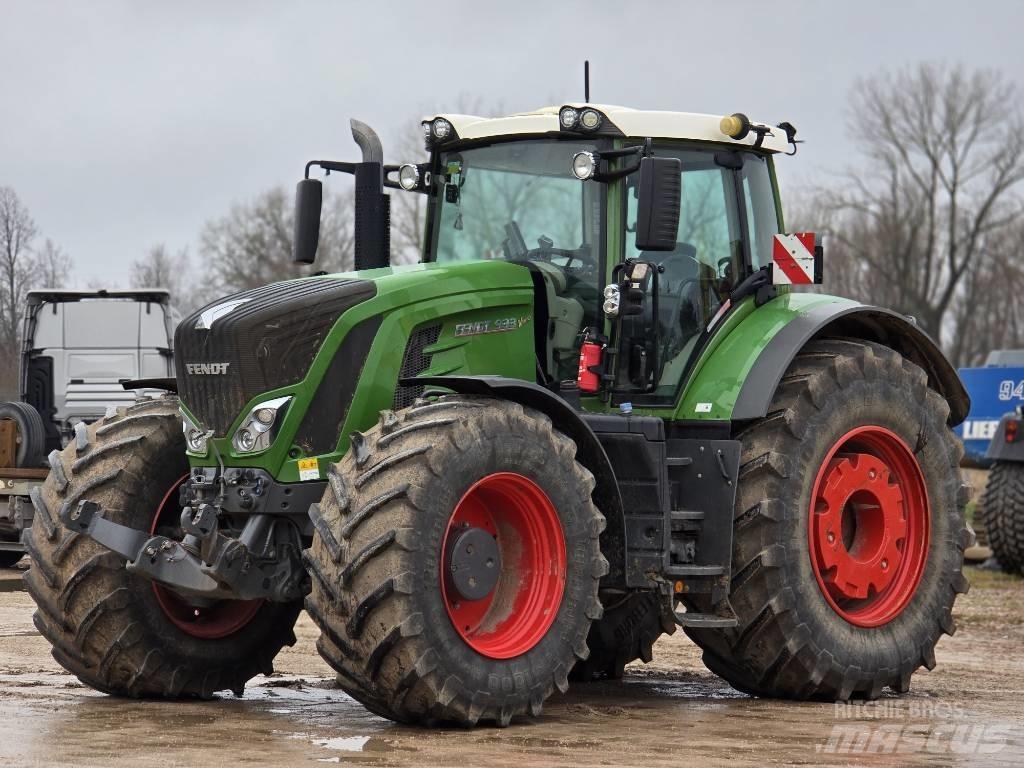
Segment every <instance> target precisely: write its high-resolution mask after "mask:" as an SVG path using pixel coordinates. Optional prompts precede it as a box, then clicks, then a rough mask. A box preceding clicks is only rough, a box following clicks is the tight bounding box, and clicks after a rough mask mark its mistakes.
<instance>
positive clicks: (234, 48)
mask: <svg viewBox="0 0 1024 768" xmlns="http://www.w3.org/2000/svg"><path fill="white" fill-rule="evenodd" d="M1022 22H1024V2H1018V1H1014V0H1006V1H1005V2H994V1H993V2H985V1H984V0H975V2H972V3H967V2H962V0H956V1H954V0H930V1H927V2H926V1H923V0H922V1H921V2H911V1H907V2H899V1H898V0H889V1H888V2H878V1H875V0H871V1H869V0H857V1H856V2H826V1H825V0H821V2H812V1H811V0H789V2H778V1H777V0H776V1H775V2H769V1H767V0H765V1H764V2H749V0H730V1H729V2H721V1H720V2H704V3H697V2H683V0H675V1H674V2H663V3H653V2H652V3H645V2H637V1H636V0H633V1H632V2H628V3H622V2H617V3H610V2H609V3H601V2H589V3H584V2H569V1H568V0H544V1H543V2H532V0H505V1H503V2H481V1H480V0H475V1H470V2H443V1H442V0H436V1H435V2H430V1H429V0H426V1H424V0H420V1H419V2H408V3H407V2H387V1H386V0H377V2H358V3H356V2H340V1H337V2H322V3H319V2H287V3H286V2H278V3H263V2H251V1H250V2H244V3H243V2H216V3H215V2H180V1H178V2H173V3H170V2H155V1H153V2H141V0H136V2H100V1H99V0H90V2H48V1H47V0H0V186H2V185H8V186H12V187H13V188H14V189H15V190H16V191H17V193H18V194H19V195H20V196H21V198H22V201H23V202H24V203H25V204H26V206H28V208H29V209H30V211H31V213H32V215H33V216H34V217H35V220H36V223H37V225H38V227H39V230H40V232H41V233H42V235H43V236H45V237H50V238H53V240H54V241H55V242H57V243H58V244H59V245H60V246H61V247H63V248H64V249H65V250H66V251H67V252H68V253H69V254H70V255H71V256H72V258H73V259H74V261H75V274H74V277H73V282H74V283H75V284H77V285H85V284H86V283H87V282H89V281H94V280H107V281H120V283H121V284H122V285H124V284H126V282H127V279H126V273H127V267H128V265H129V264H130V263H131V261H132V260H133V259H135V258H137V257H139V256H140V255H141V254H143V253H144V252H145V251H146V250H147V248H149V247H150V246H151V245H153V244H155V243H166V244H167V245H168V246H169V247H170V248H172V249H178V248H181V247H183V246H187V247H188V248H189V249H190V251H191V252H192V254H193V255H195V253H196V245H197V236H198V233H199V231H200V229H201V227H202V224H203V222H204V221H207V220H208V219H210V218H213V217H216V216H219V215H222V214H223V213H225V212H226V211H227V210H228V209H229V208H230V206H231V204H232V203H233V202H241V201H245V200H247V199H249V198H251V197H253V196H254V195H255V194H257V193H259V192H260V191H262V190H264V189H267V188H269V187H272V186H274V185H278V184H286V185H288V186H289V187H291V186H292V185H294V183H295V181H297V180H298V178H299V177H300V175H301V172H302V167H303V164H304V162H305V161H306V160H307V159H310V158H312V157H314V156H318V157H319V156H328V157H333V158H336V159H357V153H358V150H357V149H356V147H355V145H354V144H353V143H352V140H351V137H350V134H349V130H348V119H349V118H350V117H357V118H359V119H361V120H364V121H365V122H368V123H369V124H370V125H372V126H374V127H375V128H376V129H377V130H378V132H379V133H380V135H381V137H382V138H383V140H384V144H385V154H386V155H388V156H389V159H392V160H397V159H398V158H395V157H393V153H389V152H388V147H389V145H390V146H393V145H394V142H395V139H396V137H397V136H398V135H399V132H400V131H401V130H402V129H408V128H407V127H408V126H409V125H414V124H413V123H410V121H411V120H414V119H416V118H418V117H419V116H420V115H421V114H422V113H424V112H428V111H444V110H445V109H449V110H450V109H452V108H453V107H455V106H456V104H458V103H460V102H461V103H465V102H466V101H468V100H472V99H474V98H480V99H482V100H483V101H485V102H486V103H497V102H500V103H501V104H502V105H503V106H504V107H505V109H506V111H509V112H512V111H519V110H527V109H533V108H536V107H539V106H543V105H546V104H550V103H559V102H561V101H567V100H577V99H582V96H583V84H582V63H583V60H584V59H585V58H589V59H590V61H591V96H592V100H593V101H595V102H599V103H611V104H622V105H626V106H631V107H638V108H647V109H668V110H681V111H690V112H708V113H713V114H719V113H730V112H734V111H742V112H746V113H748V114H750V115H751V116H752V117H754V118H755V119H757V120H762V121H765V122H769V121H770V122H771V123H777V122H779V121H781V120H789V121H791V122H793V123H794V124H795V125H796V126H797V128H798V129H799V132H800V137H801V138H803V139H806V141H807V144H805V145H803V146H802V147H801V150H800V154H799V155H798V156H797V157H795V158H784V159H783V160H782V162H781V163H780V166H781V169H780V175H781V179H782V184H783V195H784V196H785V194H786V191H787V187H788V188H789V189H793V188H795V187H797V186H799V185H800V184H802V183H803V182H805V181H809V180H811V179H813V178H814V176H815V174H816V173H818V172H819V171H820V170H822V169H825V168H833V169H838V168H841V167H843V166H844V165H845V164H847V162H848V160H849V157H850V155H849V153H850V152H851V150H852V144H851V141H850V137H849V136H847V134H846V131H845V128H844V123H843V121H844V117H845V112H844V109H845V107H844V104H845V101H846V97H847V93H848V89H849V88H850V86H851V85H852V84H853V83H854V82H855V80H856V79H857V78H858V77H860V76H864V75H868V74H871V73H872V72H875V71H878V70H880V69H896V68H899V67H902V66H905V65H907V64H908V63H914V62H917V61H920V60H929V61H949V62H955V61H959V62H963V63H965V64H967V65H969V66H972V67H989V68H996V69H1000V70H1002V71H1003V72H1004V73H1005V74H1006V75H1007V76H1008V77H1009V78H1010V79H1012V80H1014V81H1015V82H1017V83H1021V82H1022V81H1024V47H1022V46H1021V42H1020V36H1021V29H1022V26H1024V23H1022ZM910 119H911V118H910V117H909V116H908V124H909V120H910ZM332 183H341V182H340V181H337V182H334V181H333V180H332ZM194 268H201V267H200V266H199V265H195V267H194Z"/></svg>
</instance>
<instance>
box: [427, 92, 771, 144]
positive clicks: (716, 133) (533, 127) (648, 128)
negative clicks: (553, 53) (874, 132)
mask: <svg viewBox="0 0 1024 768" xmlns="http://www.w3.org/2000/svg"><path fill="white" fill-rule="evenodd" d="M562 106H571V107H576V108H577V109H583V108H584V107H588V106H589V107H593V108H594V109H597V110H599V111H600V112H602V113H603V114H604V115H605V116H606V117H607V118H608V119H609V120H610V121H611V122H612V123H613V124H614V125H615V126H616V127H617V128H618V129H619V130H620V131H622V133H623V134H625V135H626V136H628V137H630V138H633V139H643V138H647V137H650V138H652V139H691V140H694V141H714V142H719V143H723V144H739V145H746V146H751V145H753V143H754V141H755V139H756V138H757V137H756V135H755V134H754V133H753V132H751V133H750V135H749V136H747V137H746V138H744V139H742V140H741V141H736V140H735V139H732V138H730V137H728V136H726V135H725V134H724V133H722V131H721V129H720V128H719V121H721V119H722V117H724V115H701V114H696V113H693V112H658V111H653V110H642V109H630V108H629V107H618V106H615V105H611V104H584V103H582V102H569V104H568V105H565V104H563V105H562ZM559 109H560V107H544V108H542V109H538V110H537V111H536V112H524V113H521V114H516V115H509V116H508V117H477V116H475V115H432V116H430V117H425V118H424V120H433V119H434V118H435V117H443V118H445V119H446V120H448V121H449V122H450V123H451V124H452V126H454V128H455V132H456V133H458V135H459V138H460V139H489V138H499V137H502V138H511V137H513V136H521V135H529V134H538V133H556V132H558V130H559V126H558V110H559ZM752 122H755V124H757V123H756V121H752ZM761 146H762V147H763V148H764V149H766V150H768V151H769V152H788V151H789V149H790V146H789V143H788V142H787V141H786V133H785V131H783V130H782V129H780V128H775V127H772V132H771V133H769V134H767V135H766V136H765V138H764V143H763V144H762V145H761Z"/></svg>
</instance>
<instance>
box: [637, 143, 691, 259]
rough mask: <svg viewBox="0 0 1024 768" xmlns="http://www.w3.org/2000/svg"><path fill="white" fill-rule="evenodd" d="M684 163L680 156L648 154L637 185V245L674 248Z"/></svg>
mask: <svg viewBox="0 0 1024 768" xmlns="http://www.w3.org/2000/svg"><path fill="white" fill-rule="evenodd" d="M682 172H683V164H682V162H681V161H680V160H679V158H677V157H645V158H643V159H642V160H641V161H640V183H639V186H638V188H637V197H638V198H639V199H638V201H637V211H636V249H637V250H638V251H674V250H675V249H676V237H677V233H678V231H679V207H680V204H681V200H682V195H683V180H682Z"/></svg>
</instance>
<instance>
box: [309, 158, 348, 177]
mask: <svg viewBox="0 0 1024 768" xmlns="http://www.w3.org/2000/svg"><path fill="white" fill-rule="evenodd" d="M314 165H315V166H317V167H318V168H323V169H324V170H325V171H327V173H330V172H331V171H338V172H339V173H352V174H354V173H355V172H356V166H357V165H359V163H345V162H342V161H340V160H310V161H309V162H308V163H306V178H307V179H308V178H309V169H310V168H312V167H313V166H314Z"/></svg>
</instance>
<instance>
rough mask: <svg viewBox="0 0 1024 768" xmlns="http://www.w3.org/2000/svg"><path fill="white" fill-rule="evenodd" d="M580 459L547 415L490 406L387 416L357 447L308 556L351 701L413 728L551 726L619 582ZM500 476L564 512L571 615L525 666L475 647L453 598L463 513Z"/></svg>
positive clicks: (450, 400)
mask: <svg viewBox="0 0 1024 768" xmlns="http://www.w3.org/2000/svg"><path fill="white" fill-rule="evenodd" d="M575 450H576V446H575V444H574V443H573V442H572V441H571V440H569V439H568V438H567V437H565V436H564V435H561V434H560V433H558V432H556V431H554V430H553V429H552V426H551V423H550V421H549V419H548V418H547V417H546V416H544V415H543V414H541V413H538V412H536V411H533V410H530V409H526V408H523V407H522V406H520V405H518V404H515V403H510V402H505V401H500V400H493V399H489V398H468V397H459V396H447V397H443V398H441V399H439V400H437V401H433V402H427V401H419V402H418V403H417V404H415V405H414V406H413V407H411V408H408V409H405V410H402V411H399V412H398V413H394V412H391V411H384V412H382V414H381V420H380V424H379V425H377V426H375V427H374V428H373V429H371V430H369V431H368V432H367V433H366V434H365V435H361V434H359V433H353V435H352V448H351V449H350V450H349V452H348V453H347V454H346V456H345V457H344V458H343V459H342V461H341V462H339V463H338V464H336V465H334V466H333V467H332V468H331V470H330V475H329V481H330V482H329V484H328V488H327V491H326V492H325V495H324V498H323V500H322V501H321V502H320V504H316V505H313V508H312V509H311V511H310V512H311V517H312V519H313V522H314V525H315V529H316V533H315V535H314V540H313V546H312V548H311V549H310V550H308V552H307V566H308V568H309V570H310V573H311V575H312V581H313V590H312V593H311V594H310V595H309V597H308V598H307V601H306V608H307V610H308V612H309V613H310V615H311V616H312V618H313V620H314V621H315V622H316V623H317V624H318V625H319V627H320V629H321V631H322V634H321V637H320V639H319V641H318V643H317V647H318V649H319V650H320V653H321V655H322V656H323V657H324V659H325V660H326V661H327V662H328V663H329V664H330V665H331V666H332V667H333V668H334V669H335V670H336V672H337V674H338V682H339V684H340V685H341V687H342V688H343V689H344V690H345V691H346V692H347V693H349V694H350V695H351V696H353V697H354V698H355V699H357V700H358V701H360V702H362V703H363V704H364V705H365V706H366V707H367V708H368V709H370V710H371V711H372V712H375V713H377V714H379V715H382V716H383V717H387V718H390V719H392V720H396V721H399V722H404V723H421V724H431V723H436V722H453V723H459V724H467V725H471V724H475V723H477V722H478V721H493V722H495V723H497V724H499V725H507V724H508V723H509V722H510V720H511V719H512V718H513V717H515V716H518V715H522V714H530V715H533V716H537V715H539V714H540V712H541V707H542V705H543V703H544V701H545V699H547V698H548V696H549V695H550V694H551V693H552V692H553V691H554V690H556V689H557V690H559V691H563V692H564V691H565V690H566V689H567V688H568V674H569V671H570V670H571V669H572V666H573V664H574V663H575V662H576V661H577V660H580V659H585V658H586V657H587V645H586V637H587V630H588V629H589V627H590V623H591V621H592V620H595V619H599V618H600V617H601V605H600V602H599V601H598V597H597V589H598V583H599V581H600V579H601V577H602V576H603V575H604V574H605V573H607V570H608V563H607V561H606V560H605V559H604V557H603V556H602V555H601V552H600V547H599V541H598V539H599V535H600V533H601V531H602V530H603V528H604V522H605V521H604V517H603V516H602V515H601V514H600V513H599V512H598V510H597V508H596V507H595V506H594V504H593V501H592V500H591V496H590V494H591V491H592V489H593V487H594V480H593V477H592V475H591V474H590V473H589V472H588V471H587V470H586V469H584V468H583V467H582V466H581V465H580V464H579V463H578V462H576V461H575V458H574V457H575ZM494 473H516V474H518V475H521V476H523V477H526V478H528V479H529V480H530V481H531V482H533V483H535V484H536V486H537V487H538V488H540V489H541V490H542V491H543V492H544V493H545V494H546V495H547V497H549V499H550V501H551V503H552V505H553V507H554V509H555V510H557V515H558V518H559V521H560V524H561V529H562V531H563V533H564V541H565V552H566V569H565V583H564V588H563V590H562V597H561V601H560V604H559V605H558V607H557V613H556V614H555V616H554V619H553V621H552V623H551V624H550V627H549V628H548V629H547V631H546V632H545V633H544V634H543V636H542V637H540V639H539V640H537V641H536V643H535V644H534V645H532V647H529V649H528V650H526V651H525V652H522V653H520V654H519V655H516V656H514V657H511V658H493V657H487V656H484V655H483V654H482V653H478V652H477V651H476V650H475V649H474V648H473V647H471V646H470V645H469V641H467V640H464V639H463V636H460V632H459V631H457V630H456V628H455V627H454V625H453V621H452V619H450V618H449V613H448V607H446V603H445V598H444V596H443V595H442V593H441V587H440V582H441V577H440V573H441V564H442V562H444V561H443V560H442V557H443V554H442V551H441V550H442V541H443V538H444V536H445V533H446V531H447V529H448V523H449V520H450V519H451V518H452V516H453V514H454V513H453V510H457V509H458V508H459V505H460V504H461V500H462V499H464V498H466V495H467V493H468V491H469V490H470V489H471V488H473V487H475V484H476V483H478V481H479V480H480V479H481V478H485V477H490V476H492V475H493V474H494ZM499 541H500V539H499ZM502 573H503V575H502V578H505V575H504V573H505V571H504V569H503V571H502ZM501 583H502V582H501V581H499V582H498V584H499V586H498V587H497V588H496V589H500V588H501V587H500V585H501ZM509 620H510V621H511V619H509ZM499 626H500V624H499Z"/></svg>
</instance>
